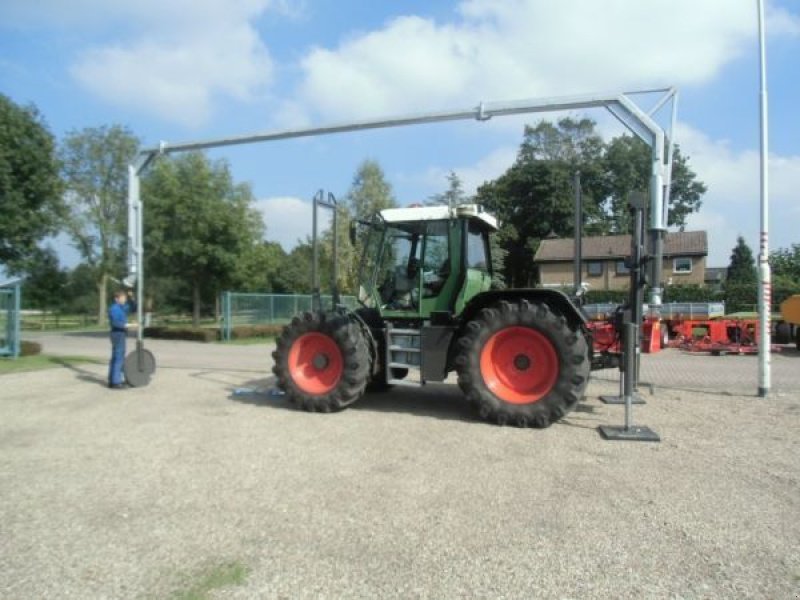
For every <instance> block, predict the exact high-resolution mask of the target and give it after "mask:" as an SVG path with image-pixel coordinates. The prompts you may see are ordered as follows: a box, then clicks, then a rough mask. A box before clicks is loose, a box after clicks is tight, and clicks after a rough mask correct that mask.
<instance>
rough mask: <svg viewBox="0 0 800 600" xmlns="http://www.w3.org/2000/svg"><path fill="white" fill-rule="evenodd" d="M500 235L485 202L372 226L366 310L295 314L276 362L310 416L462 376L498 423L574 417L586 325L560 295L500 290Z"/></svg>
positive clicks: (480, 407) (586, 358)
mask: <svg viewBox="0 0 800 600" xmlns="http://www.w3.org/2000/svg"><path fill="white" fill-rule="evenodd" d="M495 231H497V221H496V219H495V218H494V217H493V216H492V215H490V214H488V213H486V212H484V211H482V210H481V208H480V207H479V206H477V205H461V206H457V207H453V208H450V207H447V206H424V207H409V208H393V209H386V210H383V211H380V213H379V214H377V215H376V216H375V218H374V219H373V220H372V221H371V222H370V223H362V230H361V231H360V232H359V238H360V239H361V241H362V246H363V248H364V254H363V256H362V258H361V268H360V275H361V284H360V287H359V292H358V301H359V304H360V306H359V308H357V309H355V310H347V309H345V308H343V307H341V306H335V307H334V308H333V309H332V310H328V311H325V310H315V311H313V312H306V313H304V314H302V315H300V316H297V317H295V318H294V319H293V320H292V322H291V323H290V324H289V325H287V326H286V327H285V328H284V330H283V333H282V334H281V336H280V338H279V339H278V341H277V349H276V350H275V352H274V353H273V358H274V360H275V365H274V367H273V372H274V373H275V376H276V378H277V385H278V387H279V388H280V389H281V390H283V391H284V392H285V394H286V395H287V397H288V399H289V400H290V401H291V402H293V403H294V404H296V405H297V406H298V407H301V408H303V409H305V410H308V411H320V412H331V411H337V410H340V409H343V408H345V407H347V406H349V405H350V404H352V403H354V402H356V401H357V400H359V399H360V398H361V397H362V396H363V395H364V394H365V392H366V391H367V390H368V389H369V390H380V389H386V388H388V387H391V386H392V385H410V386H420V385H425V384H426V383H428V382H441V381H444V380H445V379H446V378H447V376H448V374H449V373H451V372H453V371H455V372H456V373H457V374H458V385H459V387H460V388H461V390H462V391H463V392H464V395H465V396H466V397H467V399H468V400H469V402H470V403H471V404H472V405H473V406H474V407H475V409H476V410H477V412H478V414H479V415H480V416H481V417H482V418H484V419H486V420H489V421H493V422H496V423H499V424H510V425H516V426H519V427H547V426H548V425H550V424H551V423H552V422H554V421H557V420H558V419H560V418H561V417H563V416H564V415H565V414H567V413H568V412H569V411H570V410H571V409H572V408H573V407H574V406H575V404H576V403H577V402H578V400H579V399H581V398H582V397H583V394H584V390H585V388H586V385H587V383H588V380H589V372H590V368H591V364H592V339H591V334H590V332H589V329H588V328H587V323H586V319H585V317H584V315H583V314H582V312H581V311H580V310H579V309H578V308H577V307H576V306H575V304H573V302H572V301H571V300H570V299H569V298H568V297H567V296H566V295H565V294H563V293H561V292H559V291H557V290H552V289H514V290H495V289H492V267H491V265H492V262H491V254H490V244H489V236H490V235H491V234H492V233H493V232H495ZM355 236H356V234H355V233H354V232H351V237H353V238H354V239H355Z"/></svg>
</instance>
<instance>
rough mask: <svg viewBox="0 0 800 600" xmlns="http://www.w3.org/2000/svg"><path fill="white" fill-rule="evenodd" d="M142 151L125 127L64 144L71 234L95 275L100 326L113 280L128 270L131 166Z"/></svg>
mask: <svg viewBox="0 0 800 600" xmlns="http://www.w3.org/2000/svg"><path fill="white" fill-rule="evenodd" d="M138 148H139V140H138V138H136V137H135V136H134V135H133V134H132V133H131V132H130V130H128V129H127V128H125V127H122V126H120V125H112V126H102V127H89V128H85V129H82V130H80V131H72V132H70V133H68V134H67V136H66V138H65V139H64V140H63V142H62V144H61V150H60V154H61V161H62V172H63V176H64V181H65V184H66V188H67V193H66V202H67V204H68V208H69V217H68V219H67V229H68V231H69V233H70V235H71V237H72V240H73V243H74V244H75V247H76V248H77V249H78V251H79V252H80V253H81V255H82V256H83V259H84V261H85V262H86V264H87V265H88V266H89V267H90V268H91V269H92V272H93V273H94V285H95V288H96V289H97V299H98V302H97V320H98V323H105V321H106V305H107V304H108V302H107V297H108V287H109V278H110V277H111V276H112V275H114V274H117V276H119V274H120V273H122V272H123V270H124V262H125V261H124V259H125V244H126V231H127V216H128V212H127V211H128V209H127V206H128V205H127V195H128V165H129V164H130V163H131V162H132V161H133V159H134V157H135V155H136V152H137V150H138Z"/></svg>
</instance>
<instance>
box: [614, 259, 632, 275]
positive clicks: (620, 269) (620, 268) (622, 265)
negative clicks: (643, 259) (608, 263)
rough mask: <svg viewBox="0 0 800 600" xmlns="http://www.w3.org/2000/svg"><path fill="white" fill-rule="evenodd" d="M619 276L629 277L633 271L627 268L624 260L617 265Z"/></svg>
mask: <svg viewBox="0 0 800 600" xmlns="http://www.w3.org/2000/svg"><path fill="white" fill-rule="evenodd" d="M616 270H617V275H629V274H630V272H631V270H630V269H629V268H628V267H627V265H626V264H625V261H624V260H618V261H617V264H616Z"/></svg>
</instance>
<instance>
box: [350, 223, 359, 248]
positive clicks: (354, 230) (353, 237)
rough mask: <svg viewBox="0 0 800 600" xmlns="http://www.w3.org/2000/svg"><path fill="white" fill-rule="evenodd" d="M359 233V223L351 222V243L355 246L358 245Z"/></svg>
mask: <svg viewBox="0 0 800 600" xmlns="http://www.w3.org/2000/svg"><path fill="white" fill-rule="evenodd" d="M357 233H358V223H357V222H356V221H350V243H351V244H352V245H353V246H355V245H356V234H357Z"/></svg>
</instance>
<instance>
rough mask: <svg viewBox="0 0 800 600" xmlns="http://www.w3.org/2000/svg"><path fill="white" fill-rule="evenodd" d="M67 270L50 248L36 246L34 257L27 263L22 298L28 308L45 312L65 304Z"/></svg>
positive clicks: (57, 308)
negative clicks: (62, 266)
mask: <svg viewBox="0 0 800 600" xmlns="http://www.w3.org/2000/svg"><path fill="white" fill-rule="evenodd" d="M66 284H67V272H66V271H65V270H64V269H62V268H61V265H60V264H59V262H58V256H57V255H56V253H55V252H54V251H53V249H52V248H50V247H47V248H44V249H40V248H37V249H36V251H35V259H32V260H30V261H29V263H28V268H27V269H26V275H25V281H24V283H23V285H22V298H23V300H24V301H25V306H26V307H28V308H38V309H39V310H43V311H45V312H49V311H53V310H59V309H61V308H62V307H63V306H64V304H65V300H66V298H65V293H64V292H65V287H66Z"/></svg>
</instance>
